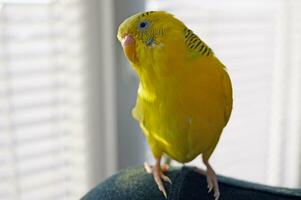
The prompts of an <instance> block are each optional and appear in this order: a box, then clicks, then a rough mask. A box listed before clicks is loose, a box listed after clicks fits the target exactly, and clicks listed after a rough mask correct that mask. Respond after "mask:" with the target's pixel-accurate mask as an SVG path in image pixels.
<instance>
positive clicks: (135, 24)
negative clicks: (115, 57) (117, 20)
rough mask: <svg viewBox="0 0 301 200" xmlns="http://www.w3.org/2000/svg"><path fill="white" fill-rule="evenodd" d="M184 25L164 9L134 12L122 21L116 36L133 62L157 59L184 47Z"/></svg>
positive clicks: (151, 61)
mask: <svg viewBox="0 0 301 200" xmlns="http://www.w3.org/2000/svg"><path fill="white" fill-rule="evenodd" d="M184 27H185V25H184V24H183V23H182V22H181V21H179V20H178V19H176V18H175V17H174V16H173V15H171V14H169V13H167V12H165V11H148V12H142V13H138V14H135V15H133V16H131V17H129V18H128V19H126V20H125V21H124V22H122V23H121V25H120V26H119V29H118V34H117V38H118V40H119V41H120V42H121V44H122V47H123V50H124V53H125V55H126V57H127V58H128V60H129V61H130V62H131V63H133V64H134V65H143V63H145V62H148V63H153V62H156V61H157V60H158V59H159V57H160V56H161V57H163V56H164V57H165V58H166V59H168V57H169V56H168V54H170V53H171V52H178V51H179V50H180V49H181V47H182V46H183V47H184V42H183V38H182V37H184V36H183V29H184Z"/></svg>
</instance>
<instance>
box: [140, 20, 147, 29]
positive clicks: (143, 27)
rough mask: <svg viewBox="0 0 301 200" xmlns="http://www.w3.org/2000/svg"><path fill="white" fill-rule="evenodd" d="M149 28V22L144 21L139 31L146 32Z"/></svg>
mask: <svg viewBox="0 0 301 200" xmlns="http://www.w3.org/2000/svg"><path fill="white" fill-rule="evenodd" d="M148 26H149V22H148V21H142V22H140V23H139V29H141V30H145V29H146V28H147V27H148Z"/></svg>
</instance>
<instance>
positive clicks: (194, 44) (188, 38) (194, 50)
mask: <svg viewBox="0 0 301 200" xmlns="http://www.w3.org/2000/svg"><path fill="white" fill-rule="evenodd" d="M184 36H185V45H186V48H187V50H188V54H189V55H190V56H212V55H214V53H213V51H212V50H211V49H210V48H209V47H208V45H207V44H206V43H205V42H203V41H202V40H201V39H200V38H199V37H198V36H197V35H196V34H194V33H193V31H192V30H190V29H188V28H184Z"/></svg>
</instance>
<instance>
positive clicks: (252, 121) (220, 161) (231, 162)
mask: <svg viewBox="0 0 301 200" xmlns="http://www.w3.org/2000/svg"><path fill="white" fill-rule="evenodd" d="M281 2H286V1H281V0H279V1H272V0H245V1H241V0H226V1H218V0H198V1H195V0H186V1H180V0H170V1H158V0H147V10H166V11H169V12H171V13H173V14H175V16H176V17H178V18H180V19H181V20H183V21H184V23H185V24H186V25H187V26H188V27H190V28H191V29H192V30H193V31H194V32H196V33H197V34H198V35H199V36H200V37H201V38H202V39H203V40H204V41H206V43H207V44H208V45H209V46H210V47H211V48H212V49H213V51H214V52H215V54H216V55H217V57H218V58H220V60H221V61H222V62H223V63H224V64H225V65H226V66H227V68H228V71H229V73H230V76H231V79H232V83H233V90H234V106H233V113H232V116H231V119H230V121H229V124H228V126H227V127H226V128H225V130H224V133H223V135H222V137H221V140H220V142H219V144H218V146H217V149H216V150H215V152H214V153H213V156H212V158H211V160H212V163H213V166H214V167H215V169H216V171H217V172H218V173H220V174H224V175H228V176H232V177H237V178H241V179H245V180H249V181H255V182H260V183H269V184H274V185H282V186H283V185H286V186H297V184H298V181H297V179H298V180H300V175H299V178H294V181H293V179H291V181H286V182H283V181H269V182H268V179H269V176H274V177H275V176H278V175H279V174H280V173H283V171H284V169H286V168H287V166H283V165H281V166H282V167H280V168H279V167H276V168H277V169H278V172H279V174H278V175H277V174H275V173H274V171H273V169H274V168H275V164H276V165H277V164H280V163H281V162H283V161H285V159H276V160H277V161H276V162H275V161H272V162H270V163H268V162H269V158H270V157H271V156H272V157H277V156H279V157H281V156H282V155H279V154H277V153H279V152H282V149H281V148H280V146H281V145H279V146H277V144H276V147H275V148H278V149H277V151H276V152H275V151H274V152H273V151H271V149H270V144H271V143H273V142H274V140H271V138H272V136H271V135H272V133H271V129H270V127H271V126H275V120H274V118H273V116H272V112H271V109H275V106H272V104H273V105H274V103H275V102H274V101H275V99H272V97H273V98H274V97H275V96H274V95H275V94H274V93H273V92H275V91H276V90H277V91H276V93H278V94H280V96H281V95H282V96H283V97H282V98H285V97H284V96H285V94H284V93H282V91H281V90H282V89H283V88H280V91H279V88H278V86H279V85H281V83H283V82H281V83H279V82H278V83H277V86H276V85H273V84H274V82H275V80H274V74H275V70H276V68H275V66H276V65H279V63H277V62H278V60H279V57H281V58H280V59H281V60H282V61H284V63H285V64H284V65H283V63H280V65H281V66H280V68H281V70H280V73H282V72H285V71H286V70H287V69H288V68H289V67H291V66H295V65H298V64H300V61H298V62H296V60H298V59H300V55H296V54H293V55H294V59H295V60H293V61H292V62H291V65H289V63H290V60H289V59H290V58H288V57H285V55H284V54H279V53H278V52H279V49H280V50H281V52H287V51H288V48H287V46H281V44H280V41H279V37H278V35H279V32H283V30H282V29H285V28H286V27H285V26H282V27H281V29H280V28H279V26H278V24H279V19H280V18H281V17H284V16H288V14H291V16H293V14H292V13H291V11H292V8H296V9H297V7H298V6H297V7H296V5H297V4H298V3H297V1H294V3H292V2H293V1H289V2H291V3H290V4H287V5H286V6H287V7H282V6H283V4H281ZM299 6H300V3H299ZM287 8H290V9H287ZM283 9H284V11H283ZM296 9H294V10H296ZM280 11H283V12H281V13H282V14H283V13H284V15H281V17H280V16H279V13H280ZM294 13H295V14H294V17H293V22H294V23H290V22H291V21H287V22H289V23H286V24H285V25H287V26H290V29H289V30H288V31H287V32H285V33H289V31H290V30H294V34H292V33H290V35H286V36H285V38H286V39H287V38H290V39H289V40H290V41H294V42H293V43H294V44H293V46H294V51H296V48H299V47H300V44H301V41H300V37H299V36H300V34H299V36H298V37H299V38H298V42H299V43H296V41H297V40H296V38H297V35H298V34H297V33H300V25H297V24H296V23H295V21H297V19H299V18H300V14H298V13H297V12H294ZM297 14H298V16H299V18H297V16H296V15H297ZM289 20H291V18H289ZM299 24H300V23H299ZM292 27H294V28H292ZM296 29H298V30H299V32H296ZM285 33H284V34H285ZM291 38H292V39H291ZM281 48H284V49H281ZM296 52H297V51H296ZM299 52H300V51H299ZM292 63H294V64H292ZM299 66H300V65H299ZM295 70H296V68H295ZM299 71H300V70H299ZM277 73H279V72H277ZM282 78H283V77H282ZM288 79H289V78H288V76H287V77H284V79H282V81H286V82H287V80H288ZM297 80H299V79H297V78H296V77H295V81H297ZM297 82H298V81H297ZM299 84H300V82H299ZM295 86H296V84H295ZM275 87H276V89H275ZM298 88H299V90H300V87H298ZM298 88H297V87H294V89H293V90H294V91H295V90H296V89H297V90H298ZM294 94H295V95H298V94H297V93H296V92H295V93H294ZM299 95H300V94H299ZM276 96H277V95H276ZM277 97H279V95H278V96H277ZM291 99H292V100H293V102H295V103H296V99H299V100H300V96H298V97H297V98H296V96H294V97H292V96H291ZM276 101H277V100H276ZM285 102H286V104H287V101H285ZM282 103H283V101H282ZM296 104H298V103H296ZM299 104H300V101H299ZM278 106H279V105H278ZM282 106H284V104H282ZM278 108H279V107H278ZM282 108H284V109H285V107H282ZM282 108H281V109H280V110H282ZM297 108H300V107H296V106H295V107H294V109H297ZM297 113H298V114H300V110H299V111H297ZM273 114H275V113H274V112H273ZM282 114H283V113H282V112H278V113H277V116H279V117H280V116H283V115H282ZM298 114H295V117H294V119H293V120H294V122H295V123H294V125H292V126H291V127H297V124H296V123H297V122H296V120H297V119H300V115H298ZM296 116H299V117H296ZM280 118H281V117H280ZM288 119H290V118H288ZM286 120H287V119H286ZM280 121H281V120H280ZM277 122H278V121H277V120H276V123H277ZM288 122H289V123H290V124H291V122H290V120H288ZM298 123H300V121H299V122H298ZM282 125H283V124H282ZM282 125H281V124H278V127H279V126H281V128H282V129H281V130H280V132H278V133H279V135H282V136H281V137H278V138H277V142H280V143H281V142H282V141H283V140H282V139H283V138H285V137H286V136H287V135H288V132H287V131H289V130H288V129H285V128H287V127H284V126H282ZM293 129H294V131H295V133H294V136H293V137H291V138H293V139H292V140H291V142H292V141H293V140H296V138H298V133H296V131H297V130H296V129H295V128H293ZM298 131H299V133H300V129H298ZM279 135H278V136H279ZM285 135H286V136H285ZM299 135H300V134H299ZM276 137H277V136H276ZM273 138H274V137H273ZM281 138H282V139H281ZM299 138H300V137H299ZM274 139H275V138H274ZM279 140H281V141H279ZM286 146H294V147H293V148H290V149H291V151H290V153H292V152H294V159H295V162H294V163H293V164H294V166H293V168H294V169H295V170H294V171H293V174H290V176H289V177H293V176H295V177H298V176H297V174H296V173H297V171H298V170H296V167H298V166H300V162H299V165H298V164H297V163H298V159H299V161H300V154H298V152H300V149H298V148H296V147H298V145H297V143H296V142H295V143H294V142H292V143H290V144H286ZM275 148H273V149H274V150H275ZM299 148H300V147H299ZM282 153H283V152H282ZM298 155H299V158H296V156H298ZM291 156H292V155H291ZM279 157H278V158H279ZM290 160H292V159H290ZM200 163H201V161H200V160H197V161H195V162H194V163H193V164H195V165H199V164H200ZM284 163H285V162H284ZM271 166H272V167H271ZM269 167H270V168H269ZM271 168H272V169H271ZM290 169H291V168H290ZM299 169H300V168H299ZM271 170H272V171H273V172H272V173H274V174H272V175H271V173H270V171H271ZM283 176H285V175H283ZM276 179H277V178H276ZM286 179H287V178H286ZM277 180H279V179H277Z"/></svg>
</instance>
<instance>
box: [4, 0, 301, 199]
mask: <svg viewBox="0 0 301 200" xmlns="http://www.w3.org/2000/svg"><path fill="white" fill-rule="evenodd" d="M143 10H166V11H169V12H172V13H173V14H175V15H176V16H177V17H178V18H179V19H181V20H182V21H184V22H185V24H186V25H187V26H189V27H190V28H191V29H192V30H194V31H195V32H196V33H197V34H198V35H199V36H200V37H201V38H202V39H203V40H204V41H206V43H207V44H208V45H209V46H210V47H211V48H212V49H213V50H214V52H215V54H216V55H217V56H218V57H219V58H220V60H221V61H222V62H223V63H224V64H225V65H226V66H227V68H228V71H229V73H230V76H231V78H232V82H233V88H234V108H233V114H232V117H231V119H230V122H229V123H228V126H227V127H226V128H225V131H224V134H223V135H222V137H221V140H220V143H219V145H218V146H217V148H216V150H215V152H214V154H213V156H212V157H211V163H212V165H213V166H214V168H215V170H216V171H217V172H218V173H219V174H222V175H226V176H230V177H235V178H239V179H243V180H247V181H253V182H258V183H263V184H269V185H276V186H285V187H301V105H300V103H301V24H300V21H301V1H299V0H244V1H241V0H223V1H221V0H198V1H195V0H186V1H181V0H169V1H160V0H86V1H81V0H0V199H1V200H2V199H3V200H19V199H20V200H23V199H31V200H32V199H43V200H46V199H49V200H52V199H66V200H69V199H79V198H80V197H81V196H82V195H83V194H85V193H86V192H87V190H88V189H90V188H91V187H93V186H95V185H96V184H97V183H98V182H100V181H102V180H104V179H105V178H106V177H108V176H110V175H112V174H113V173H115V172H117V171H118V170H120V169H122V168H125V167H128V166H132V165H137V164H142V163H143V162H144V161H145V160H148V161H150V162H151V161H152V157H151V154H150V153H149V149H148V147H147V145H146V142H145V140H144V137H143V135H142V134H141V132H140V129H139V128H138V125H137V124H136V122H135V121H134V120H133V119H132V117H131V115H130V111H131V108H132V107H133V106H134V104H135V99H136V90H137V84H138V79H137V77H136V75H135V74H134V72H133V71H132V70H131V68H130V66H129V65H128V63H127V61H126V59H125V58H124V56H123V52H122V49H121V47H120V44H118V42H117V39H116V32H117V27H118V25H119V24H120V23H121V22H122V21H123V20H124V19H125V18H127V17H129V16H131V15H132V14H134V13H136V12H139V11H143ZM190 164H193V165H197V166H202V165H201V160H200V159H196V160H195V161H193V162H192V163H190Z"/></svg>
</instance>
